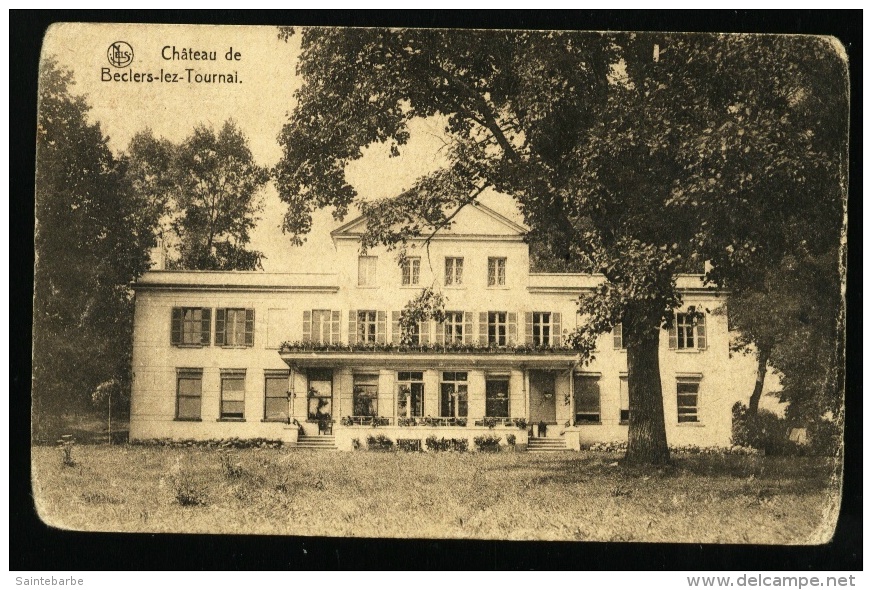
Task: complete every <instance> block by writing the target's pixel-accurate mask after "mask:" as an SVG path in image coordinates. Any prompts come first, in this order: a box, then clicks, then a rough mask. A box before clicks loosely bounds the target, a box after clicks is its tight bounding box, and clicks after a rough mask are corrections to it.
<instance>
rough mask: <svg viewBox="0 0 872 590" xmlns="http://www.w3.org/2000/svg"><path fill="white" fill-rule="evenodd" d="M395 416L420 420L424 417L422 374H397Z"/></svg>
mask: <svg viewBox="0 0 872 590" xmlns="http://www.w3.org/2000/svg"><path fill="white" fill-rule="evenodd" d="M397 416H398V417H400V418H411V417H416V418H420V417H423V416H424V372H423V371H400V372H398V373H397Z"/></svg>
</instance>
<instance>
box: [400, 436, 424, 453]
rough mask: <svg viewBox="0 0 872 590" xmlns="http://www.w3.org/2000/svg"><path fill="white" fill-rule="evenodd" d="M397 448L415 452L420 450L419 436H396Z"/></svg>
mask: <svg viewBox="0 0 872 590" xmlns="http://www.w3.org/2000/svg"><path fill="white" fill-rule="evenodd" d="M397 450H399V451H406V452H416V451H420V450H421V439H420V438H398V439H397Z"/></svg>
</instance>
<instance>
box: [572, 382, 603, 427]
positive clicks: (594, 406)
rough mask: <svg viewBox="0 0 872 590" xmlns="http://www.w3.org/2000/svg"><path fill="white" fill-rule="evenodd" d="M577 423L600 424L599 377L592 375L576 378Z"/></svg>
mask: <svg viewBox="0 0 872 590" xmlns="http://www.w3.org/2000/svg"><path fill="white" fill-rule="evenodd" d="M574 387H575V423H576V424H584V423H588V424H590V423H599V421H600V386H599V377H598V376H592V375H576V376H575V383H574Z"/></svg>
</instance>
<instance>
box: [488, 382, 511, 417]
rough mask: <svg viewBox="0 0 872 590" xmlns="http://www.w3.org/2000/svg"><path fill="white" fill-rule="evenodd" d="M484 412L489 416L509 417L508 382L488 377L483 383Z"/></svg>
mask: <svg viewBox="0 0 872 590" xmlns="http://www.w3.org/2000/svg"><path fill="white" fill-rule="evenodd" d="M484 413H485V416H487V417H489V418H508V417H509V382H508V380H506V379H488V380H487V382H486V383H485V402H484Z"/></svg>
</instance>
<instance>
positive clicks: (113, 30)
mask: <svg viewBox="0 0 872 590" xmlns="http://www.w3.org/2000/svg"><path fill="white" fill-rule="evenodd" d="M119 41H123V42H124V43H126V47H124V49H125V50H127V49H128V48H129V50H130V51H131V52H132V53H133V57H132V60H131V61H130V63H129V64H126V65H124V66H122V67H116V66H114V65H112V64H110V63H109V56H108V52H109V48H110V46H113V45H115V44H116V43H117V42H119ZM184 50H188V51H187V52H186V51H184ZM299 51H300V38H299V35H296V36H293V37H292V38H291V39H290V41H289V42H285V41H282V40H280V39H279V38H278V30H277V29H276V27H241V26H240V27H237V26H194V25H135V24H83V23H70V24H66V23H65V24H59V25H54V26H52V27H51V28H50V29H49V31H48V32H47V34H46V38H45V40H44V42H43V57H46V56H48V55H54V56H56V57H57V59H58V61H59V62H60V64H61V65H63V66H65V67H67V68H69V69H70V70H71V71H72V72H73V74H74V79H75V82H76V84H75V86H74V87H73V92H74V93H76V94H85V95H87V100H88V103H89V104H90V105H91V112H90V116H91V118H92V119H93V120H94V121H99V123H100V125H101V128H102V130H103V133H104V135H107V136H108V138H109V147H110V148H111V149H112V150H113V151H114V152H115V153H120V152H122V151H123V150H125V149H126V147H127V145H128V143H129V141H130V139H131V138H132V137H133V136H134V135H135V134H136V133H137V132H139V131H141V130H143V129H146V128H150V129H151V130H152V132H153V133H154V135H155V136H157V137H165V138H167V139H169V140H171V141H173V142H181V141H182V140H183V139H185V137H187V136H188V135H189V134H190V133H191V131H192V130H193V129H194V127H196V126H197V125H201V124H202V125H207V126H212V127H214V128H216V129H218V128H219V127H220V126H221V125H222V124H223V123H224V121H226V120H227V119H229V118H233V119H234V120H235V121H236V123H237V125H238V126H239V128H240V129H241V130H242V131H243V133H245V135H246V136H247V138H248V140H249V145H250V148H251V151H252V154H253V155H254V158H255V161H256V162H257V163H258V164H260V165H263V166H270V167H271V166H274V165H275V164H276V163H278V161H279V159H280V158H281V156H282V152H281V147H280V146H279V144H278V141H277V138H278V135H279V133H280V132H281V129H282V126H283V125H284V124H285V123H286V122H287V120H288V114H289V113H290V111H291V110H292V109H293V107H294V104H295V101H294V92H295V91H296V90H298V89H299V88H300V86H301V84H302V79H301V78H300V77H299V76H297V75H296V67H297V56H298V54H299ZM191 52H202V53H205V54H207V55H208V54H210V53H212V52H214V56H215V61H212V60H190V59H188V60H185V59H182V58H183V57H186V53H187V54H188V55H189V54H190V53H191ZM228 52H231V53H230V55H231V57H233V58H235V57H236V54H237V53H238V54H239V56H238V57H239V58H238V59H231V60H227V59H225V58H226V56H227V54H228ZM176 57H177V58H178V59H175V58H176ZM166 58H170V59H166ZM188 70H191V71H190V72H189V71H188ZM148 73H150V74H152V75H153V76H154V77H155V78H158V77H160V78H161V79H163V77H165V76H167V75H169V77H170V79H172V76H173V75H174V74H175V75H176V78H175V79H176V80H177V81H175V82H171V81H170V82H151V83H146V82H133V81H126V80H125V79H123V78H122V79H121V80H115V79H110V80H107V79H106V78H107V76H108V77H113V76H115V77H117V76H127V77H128V78H129V77H131V76H135V75H136V74H140V75H143V74H148ZM210 73H218V74H233V73H235V74H236V79H237V82H236V83H229V84H228V83H217V84H216V83H205V82H203V83H197V82H196V81H195V82H193V83H191V82H189V76H194V78H193V79H194V80H196V77H195V76H196V75H197V74H200V75H205V74H210ZM161 74H163V77H162V76H161ZM443 127H444V122H443V121H442V120H441V119H438V118H432V119H426V120H418V121H415V122H413V123H412V125H411V126H410V131H411V140H410V142H409V144H408V145H406V146H403V147H401V155H400V157H398V158H388V150H387V147H386V146H384V145H376V146H372V147H370V148H368V149H366V150H365V152H364V153H365V155H364V157H363V158H362V159H361V160H358V161H356V162H353V163H351V164H350V165H349V166H348V169H347V171H346V173H347V177H348V181H349V183H350V184H351V185H352V186H354V187H355V189H356V190H357V192H358V194H359V195H360V197H361V198H362V199H373V198H382V197H389V196H393V195H397V194H399V193H401V192H402V191H404V190H405V189H408V188H410V187H411V186H412V184H413V183H414V181H415V180H416V179H417V178H419V177H421V176H423V175H425V174H427V173H429V172H432V171H433V170H436V169H438V168H440V167H441V166H442V165H443V164H444V158H443V156H442V152H443V150H441V148H443V146H444V136H443V134H442V129H443ZM261 198H262V202H263V211H262V213H261V215H260V221H259V222H258V225H257V227H256V228H255V230H254V231H253V232H252V243H251V247H252V248H253V249H255V250H260V251H261V252H264V254H265V255H266V259H265V260H264V262H263V267H264V270H265V271H268V272H295V271H297V272H299V271H300V269H303V268H307V267H308V266H309V265H310V264H311V263H312V261H313V260H315V259H321V262H322V263H323V258H324V257H325V256H329V255H330V254H332V251H333V244H332V241H331V240H330V237H329V232H330V230H332V229H333V228H334V227H336V226H337V225H338V222H336V221H334V220H333V219H332V215H331V214H330V212H329V211H321V212H316V214H315V216H314V223H313V228H312V232H311V233H310V235H309V236H308V240H307V243H306V244H305V245H304V246H303V247H294V246H291V244H290V240H289V238H288V236H286V235H284V234H282V232H281V229H280V224H281V221H282V216H283V213H284V211H285V205H284V204H283V203H282V202H281V201H280V199H279V197H278V194H277V193H276V190H275V187H274V186H273V185H272V183H270V184H269V185H268V186H267V187H266V188H265V189H264V190H263V191H262V193H261ZM483 201H484V202H486V203H487V204H488V205H490V206H492V207H494V208H496V209H498V210H499V211H501V212H502V213H504V214H506V215H509V216H510V217H512V218H514V219H516V220H518V221H519V219H518V216H517V212H516V211H515V210H514V208H513V206H512V205H511V201H510V199H508V198H507V197H504V196H500V195H494V194H489V195H485V196H484V197H483Z"/></svg>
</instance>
